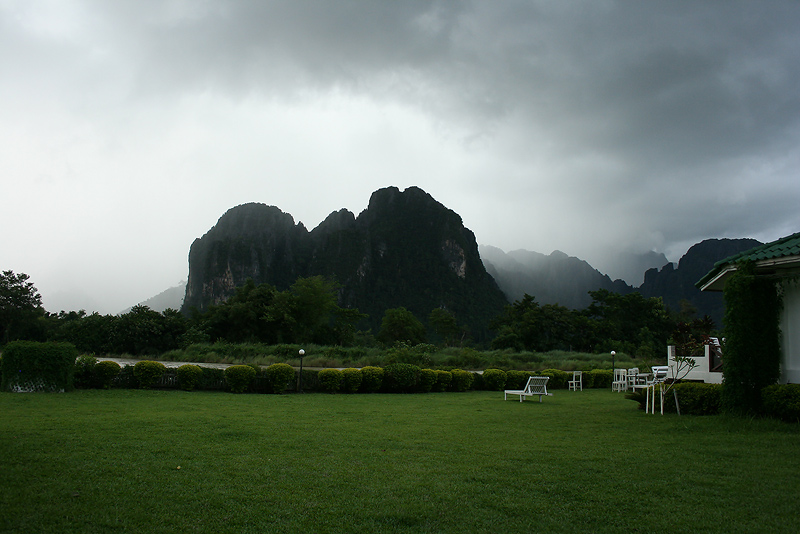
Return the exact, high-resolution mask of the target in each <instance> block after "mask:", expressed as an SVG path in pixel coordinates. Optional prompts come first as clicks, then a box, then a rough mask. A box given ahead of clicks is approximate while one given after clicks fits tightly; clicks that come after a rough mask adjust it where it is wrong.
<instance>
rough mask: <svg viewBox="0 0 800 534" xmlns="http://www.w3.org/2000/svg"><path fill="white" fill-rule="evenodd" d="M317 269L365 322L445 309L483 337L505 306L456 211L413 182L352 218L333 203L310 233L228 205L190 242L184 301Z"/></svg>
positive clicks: (384, 193)
mask: <svg viewBox="0 0 800 534" xmlns="http://www.w3.org/2000/svg"><path fill="white" fill-rule="evenodd" d="M315 275H324V276H328V277H331V278H334V279H335V280H336V281H337V282H339V283H340V284H341V285H342V289H341V293H340V305H342V306H345V307H355V308H358V309H359V310H360V311H361V312H363V313H367V314H369V316H370V317H369V320H368V321H367V324H366V325H364V326H369V327H371V328H377V327H378V326H379V325H380V321H381V319H382V317H383V312H384V311H385V310H386V309H388V308H395V307H399V306H404V307H406V308H408V309H409V310H410V311H412V312H413V313H414V314H415V315H416V316H417V317H418V318H419V319H421V320H423V321H425V320H426V319H427V316H428V314H429V313H430V312H431V310H432V309H434V308H437V307H445V308H446V309H448V310H450V311H451V312H453V313H454V314H455V316H456V318H457V320H458V321H459V322H460V323H463V324H466V325H467V326H468V327H469V328H470V329H471V331H472V333H473V335H474V336H475V337H476V338H477V339H481V338H483V337H485V336H486V334H487V332H486V331H485V329H486V325H487V324H488V322H489V319H490V318H492V317H494V316H495V315H496V314H497V313H499V312H500V311H501V310H502V307H503V306H504V305H505V304H506V299H505V297H504V296H503V294H502V292H501V291H500V290H499V289H498V287H497V285H496V283H495V282H494V280H493V279H492V277H491V276H489V275H488V274H487V272H486V269H485V268H484V266H483V263H482V262H481V259H480V256H479V255H478V245H477V242H476V241H475V236H474V234H473V233H472V232H471V231H470V230H468V229H467V228H464V225H463V223H462V220H461V217H459V216H458V215H457V214H456V213H455V212H453V211H451V210H449V209H447V208H446V207H444V206H443V205H442V204H440V203H439V202H437V201H436V200H434V199H433V198H432V197H431V196H430V195H428V194H427V193H425V192H424V191H422V190H421V189H419V188H416V187H411V188H408V189H406V190H405V191H402V192H401V191H400V190H399V189H397V188H396V187H389V188H385V189H381V190H379V191H376V192H375V193H373V195H372V197H371V198H370V201H369V205H368V207H367V209H365V210H364V211H363V212H361V214H359V215H358V217H355V216H354V215H353V214H352V213H350V212H349V211H347V210H340V211H338V212H334V213H332V214H331V215H329V216H328V217H327V218H326V219H325V220H324V221H323V222H322V223H320V225H319V226H318V227H317V228H315V229H314V230H312V231H311V232H308V231H307V230H306V229H305V227H303V225H302V224H295V223H294V219H293V218H292V217H291V216H290V215H288V214H286V213H283V212H282V211H280V210H279V209H278V208H276V207H274V206H266V205H264V204H245V205H242V206H237V207H235V208H233V209H231V210H229V211H228V212H227V213H225V215H223V216H222V217H221V218H220V219H219V221H218V222H217V224H216V225H215V226H214V227H213V228H212V229H211V230H209V231H208V232H207V233H206V234H205V235H204V236H203V237H202V238H200V239H196V240H195V242H194V243H193V244H192V247H191V250H190V252H189V281H188V284H187V288H186V297H185V300H184V309H185V310H186V309H189V308H191V307H196V308H197V309H199V310H204V309H206V308H207V307H208V305H210V304H213V303H218V302H222V301H224V300H225V299H227V298H228V297H230V296H231V295H232V294H233V293H234V291H235V288H236V287H237V286H239V285H241V284H242V283H244V281H245V280H246V279H247V278H252V279H253V280H254V281H255V282H256V283H269V284H271V285H274V286H275V287H277V288H278V289H280V290H282V289H286V288H287V287H289V286H290V285H291V284H292V283H293V282H294V281H295V280H296V279H297V278H298V277H304V276H315Z"/></svg>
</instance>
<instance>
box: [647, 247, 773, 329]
mask: <svg viewBox="0 0 800 534" xmlns="http://www.w3.org/2000/svg"><path fill="white" fill-rule="evenodd" d="M760 244H761V243H760V242H759V241H756V240H755V239H707V240H705V241H702V242H700V243H698V244H696V245H694V246H692V247H691V248H690V249H689V250H687V251H686V254H684V255H683V257H682V258H681V259H680V262H679V263H678V268H677V269H676V268H675V267H674V266H673V265H672V264H671V263H669V264H667V265H665V266H664V267H662V268H661V270H660V271H659V270H658V269H650V270H649V271H647V272H646V273H645V275H644V283H643V284H642V286H641V287H640V288H639V292H641V293H642V295H644V296H645V297H662V299H663V300H664V304H665V305H666V306H667V307H669V308H670V309H672V310H676V311H679V310H680V309H681V301H687V302H689V303H691V304H692V305H693V306H694V307H695V308H697V310H698V314H699V315H700V316H703V315H709V316H710V317H711V318H712V319H713V320H714V323H715V325H716V326H717V328H722V326H723V325H722V317H723V315H724V313H725V302H724V300H723V298H722V293H714V292H710V291H700V290H699V289H697V288H696V287H695V285H694V284H695V283H696V282H697V281H698V280H700V279H701V278H702V277H703V276H705V274H706V273H708V271H710V270H711V268H712V267H714V264H715V263H716V262H718V261H720V260H723V259H725V258H727V257H729V256H733V255H734V254H738V253H739V252H742V251H745V250H749V249H751V248H753V247H756V246H758V245H760Z"/></svg>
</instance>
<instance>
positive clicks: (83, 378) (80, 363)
mask: <svg viewBox="0 0 800 534" xmlns="http://www.w3.org/2000/svg"><path fill="white" fill-rule="evenodd" d="M95 365H97V358H95V357H94V356H89V355H88V354H83V355H81V356H78V359H77V360H75V371H74V375H73V384H74V385H75V387H76V388H80V389H89V388H93V387H94V384H95V381H94V366H95Z"/></svg>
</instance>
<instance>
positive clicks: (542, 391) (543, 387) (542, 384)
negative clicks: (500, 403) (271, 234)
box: [503, 376, 553, 402]
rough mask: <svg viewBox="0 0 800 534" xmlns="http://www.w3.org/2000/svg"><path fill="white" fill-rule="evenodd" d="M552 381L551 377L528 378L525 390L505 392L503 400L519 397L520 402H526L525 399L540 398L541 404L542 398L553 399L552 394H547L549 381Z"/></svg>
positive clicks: (508, 390)
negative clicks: (535, 396) (514, 396)
mask: <svg viewBox="0 0 800 534" xmlns="http://www.w3.org/2000/svg"><path fill="white" fill-rule="evenodd" d="M548 380H550V377H549V376H531V377H529V378H528V383H527V384H525V388H524V389H507V390H505V391H504V392H503V400H508V396H509V395H519V401H520V402H522V401H524V400H525V397H532V396H534V395H538V396H539V402H542V397H544V396H548V397H552V396H553V394H552V393H548V392H547V381H548Z"/></svg>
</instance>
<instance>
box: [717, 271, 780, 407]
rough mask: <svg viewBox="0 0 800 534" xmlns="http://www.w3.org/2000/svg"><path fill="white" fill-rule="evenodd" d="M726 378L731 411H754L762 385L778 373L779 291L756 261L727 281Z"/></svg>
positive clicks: (725, 394)
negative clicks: (760, 272)
mask: <svg viewBox="0 0 800 534" xmlns="http://www.w3.org/2000/svg"><path fill="white" fill-rule="evenodd" d="M723 295H724V298H725V317H724V319H723V320H724V323H725V337H726V343H725V345H724V349H723V353H724V358H725V380H724V382H723V384H722V398H721V401H722V405H723V407H724V409H725V410H726V411H729V412H733V413H755V412H757V411H758V410H759V409H760V408H761V390H762V389H763V388H765V387H766V386H769V385H772V384H774V383H775V382H777V380H778V377H779V376H780V311H781V307H782V300H781V296H780V294H779V292H778V288H777V286H776V284H775V281H774V280H771V279H769V278H767V277H763V276H756V275H755V268H754V266H753V264H752V262H747V263H744V264H742V265H740V267H739V269H738V271H737V272H736V273H735V274H733V275H732V276H731V277H730V278H729V279H728V280H727V281H726V282H725V287H724V289H723Z"/></svg>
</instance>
